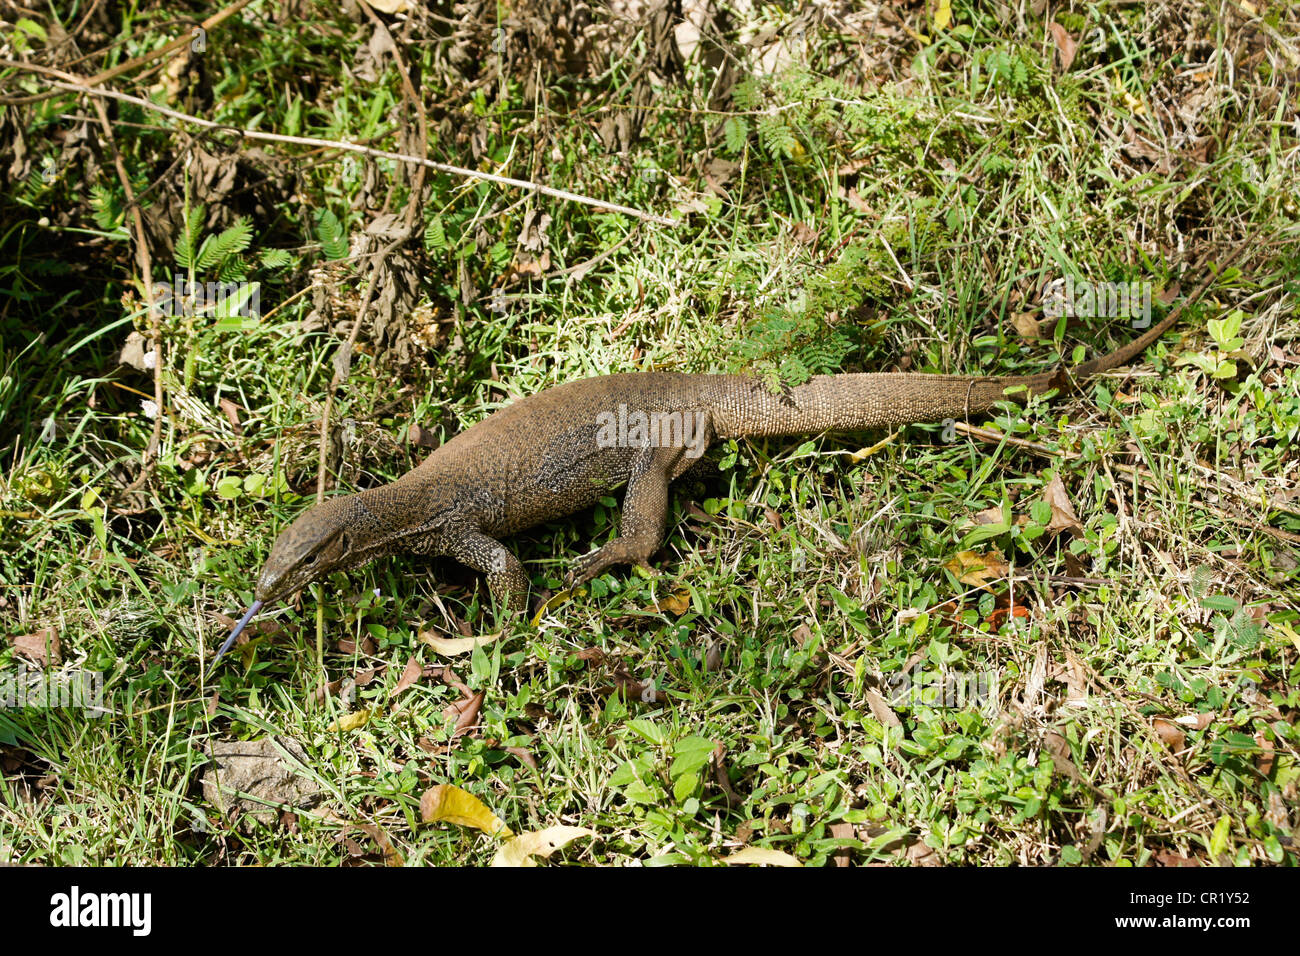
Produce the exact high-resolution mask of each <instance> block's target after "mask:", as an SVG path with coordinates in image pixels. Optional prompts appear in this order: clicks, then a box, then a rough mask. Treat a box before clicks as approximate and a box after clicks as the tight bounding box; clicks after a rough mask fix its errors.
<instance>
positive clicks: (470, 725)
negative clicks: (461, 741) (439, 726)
mask: <svg viewBox="0 0 1300 956" xmlns="http://www.w3.org/2000/svg"><path fill="white" fill-rule="evenodd" d="M485 697H486V693H485V692H484V691H479V692H478V693H477V694H474V695H473V696H471V697H469V698H468V699H466V700H460V701H457V702H456V703H454V704H452V705H451V706H449V707H448V708H447V709H446V710H444V711H443V712H442V715H443V716H444V717H455V718H456V726H455V727H454V728H452V732H451V736H452V737H453V738H456V737H463V736H464V735H465V734H467V733H469V732H470V731H471V730H473V729H474V728H475V727H477V726H478V715H479V712H480V711H482V709H483V699H484V698H485Z"/></svg>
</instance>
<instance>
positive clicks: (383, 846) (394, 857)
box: [353, 822, 406, 866]
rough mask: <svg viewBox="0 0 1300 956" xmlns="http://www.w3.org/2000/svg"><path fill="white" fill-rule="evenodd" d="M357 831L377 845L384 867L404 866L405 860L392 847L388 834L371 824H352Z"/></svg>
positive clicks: (395, 848)
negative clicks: (382, 856) (382, 857)
mask: <svg viewBox="0 0 1300 956" xmlns="http://www.w3.org/2000/svg"><path fill="white" fill-rule="evenodd" d="M353 826H355V827H356V828H357V829H358V830H360V831H362V832H363V833H365V834H366V836H368V837H370V839H372V840H374V841H375V842H376V843H378V844H379V849H380V851H381V852H382V853H383V854H384V866H406V858H405V857H403V856H402V854H401V853H400V852H399V851H398V849H397V847H395V846H393V841H392V840H390V839H389V837H388V834H387V833H385V832H384V831H383V829H382V828H381V827H379V826H377V825H376V824H373V823H362V822H357V823H354V824H353Z"/></svg>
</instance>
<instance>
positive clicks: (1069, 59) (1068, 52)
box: [1047, 20, 1078, 73]
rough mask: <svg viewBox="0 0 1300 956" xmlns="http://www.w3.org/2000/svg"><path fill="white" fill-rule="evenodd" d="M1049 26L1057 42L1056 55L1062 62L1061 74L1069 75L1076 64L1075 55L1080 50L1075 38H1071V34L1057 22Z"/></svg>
mask: <svg viewBox="0 0 1300 956" xmlns="http://www.w3.org/2000/svg"><path fill="white" fill-rule="evenodd" d="M1047 26H1048V29H1050V30H1051V31H1052V39H1053V40H1054V41H1055V42H1056V54H1057V57H1058V58H1059V59H1060V62H1061V72H1062V73H1067V72H1069V69H1070V64H1072V63H1073V62H1074V54H1075V52H1076V51H1077V49H1078V44H1077V43H1075V42H1074V38H1073V37H1071V36H1070V32H1069V31H1068V30H1066V29H1065V27H1063V26H1061V25H1060V24H1059V23H1057V22H1056V21H1055V20H1053V21H1052V22H1051V23H1049V24H1048V25H1047Z"/></svg>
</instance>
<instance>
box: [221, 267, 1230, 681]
mask: <svg viewBox="0 0 1300 956" xmlns="http://www.w3.org/2000/svg"><path fill="white" fill-rule="evenodd" d="M1243 245H1244V244H1243ZM1239 249H1240V247H1239ZM1212 278H1213V275H1210V276H1207V278H1206V279H1205V281H1204V282H1202V283H1201V285H1200V287H1199V288H1198V289H1196V291H1195V292H1194V293H1193V294H1192V296H1190V297H1189V298H1188V299H1187V300H1185V301H1184V302H1183V303H1182V304H1181V305H1180V306H1179V307H1178V308H1176V309H1174V310H1173V311H1172V312H1171V313H1170V314H1169V315H1168V316H1167V317H1166V318H1165V319H1164V321H1162V322H1160V323H1159V324H1158V325H1156V326H1154V327H1153V328H1151V329H1150V330H1149V331H1148V332H1147V333H1146V334H1145V335H1143V336H1141V337H1140V338H1138V339H1136V340H1134V341H1133V342H1130V343H1129V344H1128V345H1126V346H1124V347H1123V348H1120V349H1117V350H1116V351H1114V352H1111V353H1110V354H1108V355H1105V356H1102V357H1101V358H1098V359H1094V360H1092V361H1091V362H1086V363H1084V364H1082V365H1079V366H1077V367H1076V368H1075V369H1074V370H1073V373H1072V374H1070V375H1066V374H1064V373H1063V372H1059V371H1058V372H1049V373H1045V374H1042V375H1033V376H1024V377H1000V378H979V377H968V376H961V375H926V374H910V373H879V374H872V373H864V374H846V375H824V376H818V377H815V378H813V379H812V380H810V381H809V382H807V383H806V384H804V385H800V386H798V387H796V388H792V389H788V390H786V391H783V392H781V393H773V392H772V391H770V390H769V388H768V387H767V386H766V384H764V383H763V382H761V381H759V380H756V379H753V378H748V377H744V376H737V375H688V374H681V373H675V372H643V373H631V374H624V375H606V376H599V377H597V378H590V379H585V380H582V381H578V382H571V383H569V384H567V385H559V386H556V387H554V388H549V389H546V390H544V391H542V392H539V393H538V394H536V395H532V396H530V397H528V398H524V399H521V400H519V401H517V402H515V403H514V404H512V405H509V406H507V407H506V408H503V409H501V410H500V411H498V412H496V413H495V414H493V415H491V416H489V417H488V418H487V419H485V420H483V421H482V422H479V423H478V424H477V425H475V426H473V427H472V428H470V429H468V430H466V431H465V432H462V433H461V434H460V435H457V436H456V437H455V438H453V439H452V440H451V441H449V442H447V444H445V445H443V446H442V447H441V448H439V449H437V450H436V451H434V452H433V454H431V455H430V456H429V458H428V459H427V460H426V461H425V462H424V463H423V464H421V465H419V466H418V467H417V468H414V469H413V470H411V471H410V472H408V473H407V474H405V475H403V476H402V477H401V478H399V479H398V480H397V481H395V482H393V483H392V484H388V485H383V486H382V487H379V488H372V489H370V490H368V491H363V492H360V493H359V494H354V495H347V496H344V497H339V498H333V499H331V500H329V501H325V502H323V503H322V504H319V505H317V506H316V507H314V508H312V509H310V510H309V511H307V512H306V513H305V514H303V515H302V516H300V517H299V518H298V519H297V520H296V521H295V522H294V523H293V524H291V525H290V526H289V527H288V528H287V529H285V531H284V532H283V533H282V534H281V535H280V537H279V538H278V539H277V540H276V542H275V546H274V547H273V548H272V549H271V554H270V557H269V558H267V561H266V566H265V567H264V568H263V569H262V573H261V575H260V576H259V577H258V580H257V590H256V598H257V601H258V602H260V603H261V604H263V605H265V604H269V603H271V602H272V601H275V600H278V599H280V598H282V597H285V596H286V595H288V594H291V593H293V592H294V591H297V590H299V589H301V588H302V587H304V586H305V585H307V584H309V583H310V582H312V581H314V580H316V579H317V578H320V577H322V576H323V575H326V574H328V573H330V572H333V571H342V570H346V569H349V568H353V567H356V566H358V565H361V564H365V563H366V562H368V561H370V560H373V559H374V558H377V557H381V556H383V555H388V554H393V553H397V552H413V553H417V554H425V555H449V556H451V557H453V558H455V559H456V560H458V561H460V562H462V563H463V564H466V565H468V566H469V567H471V568H473V569H475V570H476V571H480V572H482V573H484V574H486V575H487V579H488V585H489V588H490V590H491V593H492V595H493V597H494V599H495V600H496V601H497V603H498V607H499V608H501V609H502V610H503V611H505V612H507V613H517V612H518V611H519V610H520V609H522V607H523V606H524V601H525V598H526V596H527V592H528V577H527V575H526V574H525V573H524V568H523V565H521V564H520V563H519V559H518V558H517V557H515V555H514V554H513V553H511V552H510V551H509V550H508V549H507V548H506V547H505V546H504V545H502V544H501V543H500V540H499V539H500V538H503V537H506V536H508V535H511V534H514V533H516V532H519V531H522V530H524V529H526V528H529V527H532V526H533V525H537V524H541V523H542V522H545V521H550V520H552V519H555V518H561V517H564V516H565V515H569V514H572V513H574V512H576V511H581V510H582V509H584V508H588V507H590V506H592V505H594V504H595V503H596V501H597V500H599V499H600V498H601V497H603V496H605V495H607V494H609V493H610V492H611V491H613V490H614V489H616V488H618V487H619V486H620V485H627V492H626V494H625V496H624V501H623V520H622V527H621V532H622V533H621V534H620V535H619V536H618V537H617V538H614V539H613V540H611V541H609V542H608V543H606V544H605V545H603V546H602V547H600V548H598V549H596V550H595V551H592V552H590V553H588V554H586V555H584V556H582V557H581V558H579V559H578V560H577V562H576V564H575V566H574V569H573V571H572V572H571V574H570V583H571V584H578V583H581V582H584V581H587V580H590V579H591V578H593V577H595V576H596V575H598V574H600V573H601V572H603V571H604V570H605V569H606V568H608V567H610V566H612V565H616V564H629V563H634V564H640V565H644V564H645V563H646V561H647V560H648V559H649V557H650V555H651V554H653V553H654V551H655V550H656V549H657V548H658V547H659V543H660V541H661V540H662V539H663V534H664V524H665V521H666V519H667V515H668V485H669V482H671V481H672V480H673V479H674V478H676V477H678V476H679V475H680V474H681V473H682V472H683V471H685V470H686V468H687V467H689V465H690V464H691V458H690V457H689V456H688V452H692V453H693V452H695V450H696V449H695V447H691V448H688V447H687V446H688V445H691V444H692V442H691V440H690V439H692V438H693V439H695V440H696V441H697V442H698V443H699V445H700V446H703V445H707V444H710V443H712V442H714V441H718V440H725V439H728V438H754V437H766V436H780V435H807V434H817V433H820V432H824V431H831V430H835V431H860V430H865V429H871V428H893V427H897V426H900V425H906V424H911V423H913V422H936V421H942V420H944V419H948V418H954V419H963V418H968V417H971V416H976V415H982V414H984V413H986V412H987V411H989V410H990V409H991V408H992V407H993V406H994V404H995V403H996V402H998V401H1002V400H1007V399H1011V400H1016V401H1024V400H1025V399H1026V398H1027V397H1028V396H1030V395H1034V394H1041V393H1042V392H1045V391H1047V390H1049V389H1053V388H1055V389H1058V390H1061V391H1067V390H1069V389H1070V388H1071V387H1072V386H1073V385H1074V384H1075V383H1077V382H1080V381H1084V380H1086V379H1088V378H1089V377H1090V376H1092V375H1095V374H1096V373H1098V372H1102V371H1106V370H1108V369H1112V368H1116V367H1117V366H1120V365H1122V364H1124V363H1126V362H1128V361H1129V360H1131V359H1132V358H1133V357H1134V356H1136V355H1138V354H1139V353H1141V352H1142V351H1143V350H1144V349H1145V348H1146V347H1147V346H1148V345H1150V344H1151V343H1152V342H1154V341H1156V339H1158V338H1159V337H1160V335H1161V334H1163V333H1164V332H1165V331H1166V330H1167V329H1168V328H1170V327H1171V326H1172V325H1173V324H1174V322H1175V321H1176V320H1177V319H1178V317H1179V315H1180V313H1181V312H1182V310H1183V308H1184V307H1185V306H1186V305H1187V304H1188V303H1190V302H1193V301H1196V299H1198V298H1199V297H1200V296H1201V294H1202V293H1203V292H1204V290H1205V289H1206V288H1207V287H1208V285H1209V283H1210V281H1211V279H1212ZM620 406H624V407H625V408H626V409H627V410H630V411H636V410H639V411H641V412H644V413H646V414H647V415H652V414H654V413H671V412H677V413H682V414H689V415H690V416H692V417H691V421H692V422H693V423H694V424H696V425H697V427H698V430H697V431H696V432H694V433H692V434H691V435H690V436H687V435H685V434H678V435H677V436H675V437H676V439H677V440H676V441H675V442H674V441H671V440H670V441H667V442H661V443H659V445H658V447H655V446H653V445H651V446H647V447H627V445H626V444H624V445H623V446H621V447H620V446H617V445H616V446H613V447H605V446H603V445H602V443H599V442H598V441H597V438H598V436H599V435H600V434H601V422H602V419H601V418H600V417H599V416H601V415H602V414H604V415H614V416H617V414H618V412H619V407H620ZM669 437H672V436H669ZM241 629H242V628H239V627H237V628H236V629H235V631H234V632H232V634H231V635H230V637H229V638H228V639H227V640H226V643H225V644H224V645H223V647H222V649H221V651H219V652H218V657H220V655H221V654H223V653H225V651H226V649H227V648H228V647H229V646H230V645H231V644H232V643H233V641H234V638H235V637H236V636H237V635H238V632H239V631H240V630H241Z"/></svg>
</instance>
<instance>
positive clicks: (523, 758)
mask: <svg viewBox="0 0 1300 956" xmlns="http://www.w3.org/2000/svg"><path fill="white" fill-rule="evenodd" d="M502 749H503V750H505V752H506V753H508V754H511V755H513V756H515V757H518V758H519V762H520V763H522V764H523V765H524V766H526V767H528V768H530V769H532V770H540V769H541V768H540V767H539V766H538V765H537V758H536V757H534V756H533V752H532V751H531V750H528V749H527V748H525V747H503V748H502Z"/></svg>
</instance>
